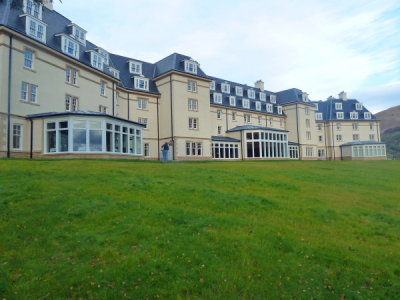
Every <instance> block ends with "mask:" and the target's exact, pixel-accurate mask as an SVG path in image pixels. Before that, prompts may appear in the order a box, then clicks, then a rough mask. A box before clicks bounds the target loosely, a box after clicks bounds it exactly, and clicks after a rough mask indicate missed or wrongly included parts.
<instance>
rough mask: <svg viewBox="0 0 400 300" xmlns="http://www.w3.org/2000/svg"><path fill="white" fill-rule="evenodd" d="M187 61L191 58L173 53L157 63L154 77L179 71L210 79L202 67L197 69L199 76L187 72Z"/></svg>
mask: <svg viewBox="0 0 400 300" xmlns="http://www.w3.org/2000/svg"><path fill="white" fill-rule="evenodd" d="M185 60H191V58H190V57H189V56H186V55H183V54H179V53H173V54H171V55H169V56H167V57H165V58H163V59H162V60H160V61H158V62H156V63H155V69H154V73H153V76H152V77H153V78H156V77H159V76H161V75H163V74H165V73H168V72H170V71H178V72H183V73H187V74H190V75H194V76H198V77H203V78H205V79H208V77H207V75H206V73H204V72H203V70H202V69H201V68H200V67H198V68H197V74H192V73H188V72H186V71H185V64H184V61H185Z"/></svg>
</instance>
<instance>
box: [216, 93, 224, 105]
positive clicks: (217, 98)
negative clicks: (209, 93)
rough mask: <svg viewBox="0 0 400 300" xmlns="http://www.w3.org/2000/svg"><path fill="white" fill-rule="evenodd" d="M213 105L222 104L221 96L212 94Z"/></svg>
mask: <svg viewBox="0 0 400 300" xmlns="http://www.w3.org/2000/svg"><path fill="white" fill-rule="evenodd" d="M214 103H219V104H222V94H220V93H214Z"/></svg>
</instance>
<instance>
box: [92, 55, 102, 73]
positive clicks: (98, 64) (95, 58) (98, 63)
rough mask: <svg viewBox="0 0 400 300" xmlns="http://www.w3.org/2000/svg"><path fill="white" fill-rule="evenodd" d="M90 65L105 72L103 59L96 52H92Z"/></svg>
mask: <svg viewBox="0 0 400 300" xmlns="http://www.w3.org/2000/svg"><path fill="white" fill-rule="evenodd" d="M90 63H91V64H92V67H95V68H96V69H99V70H101V71H103V63H104V61H103V57H102V56H100V55H99V54H98V53H96V52H94V51H91V52H90Z"/></svg>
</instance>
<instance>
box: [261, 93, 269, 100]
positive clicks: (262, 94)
mask: <svg viewBox="0 0 400 300" xmlns="http://www.w3.org/2000/svg"><path fill="white" fill-rule="evenodd" d="M260 100H261V101H267V96H266V95H265V93H260Z"/></svg>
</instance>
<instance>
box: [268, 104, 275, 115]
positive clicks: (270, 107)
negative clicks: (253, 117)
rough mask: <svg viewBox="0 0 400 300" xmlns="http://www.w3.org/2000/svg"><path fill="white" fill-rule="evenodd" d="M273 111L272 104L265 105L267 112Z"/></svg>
mask: <svg viewBox="0 0 400 300" xmlns="http://www.w3.org/2000/svg"><path fill="white" fill-rule="evenodd" d="M273 111H274V107H273V105H272V104H270V103H268V104H267V112H269V113H272V112H273Z"/></svg>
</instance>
